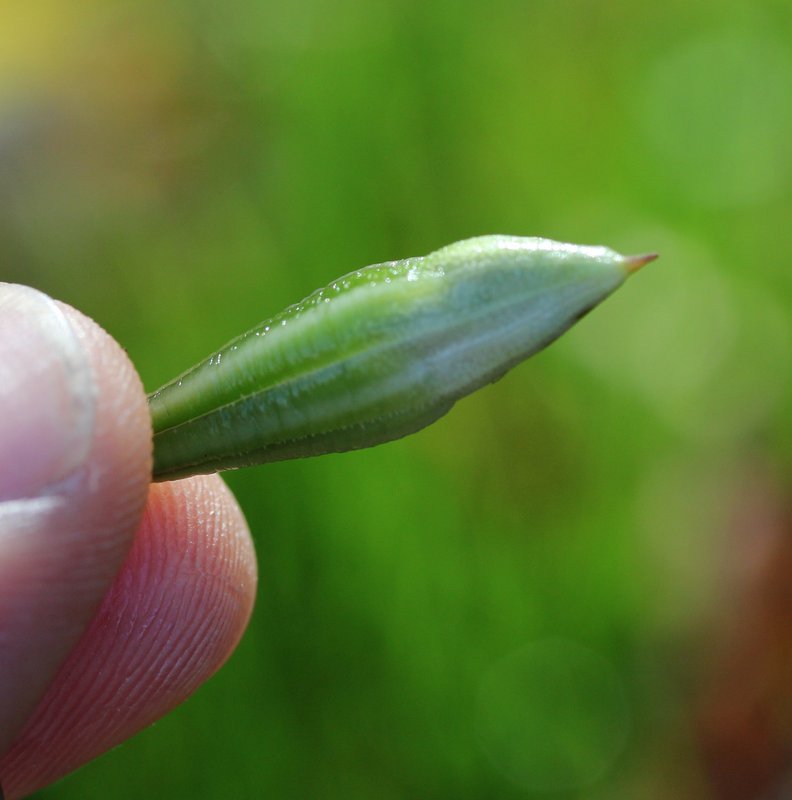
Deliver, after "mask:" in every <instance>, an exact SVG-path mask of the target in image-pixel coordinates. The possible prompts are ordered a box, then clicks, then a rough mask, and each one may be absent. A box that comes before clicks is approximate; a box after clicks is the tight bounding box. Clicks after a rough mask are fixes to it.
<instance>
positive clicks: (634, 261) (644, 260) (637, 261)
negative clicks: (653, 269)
mask: <svg viewBox="0 0 792 800" xmlns="http://www.w3.org/2000/svg"><path fill="white" fill-rule="evenodd" d="M659 255H660V254H659V253H643V254H642V255H640V256H625V258H624V268H625V269H626V270H627V272H628V274H630V275H632V274H633V272H638V270H639V269H640V268H641V267H642V266H643V265H644V264H648V263H649V262H650V261H654V260H655V259H656V258H658V257H659Z"/></svg>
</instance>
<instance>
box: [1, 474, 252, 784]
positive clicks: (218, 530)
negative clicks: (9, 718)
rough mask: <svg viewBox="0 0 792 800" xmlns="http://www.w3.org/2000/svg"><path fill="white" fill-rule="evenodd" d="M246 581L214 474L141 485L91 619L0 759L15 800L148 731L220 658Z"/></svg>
mask: <svg viewBox="0 0 792 800" xmlns="http://www.w3.org/2000/svg"><path fill="white" fill-rule="evenodd" d="M256 581H257V572H256V562H255V554H254V550H253V544H252V541H251V539H250V534H249V531H248V528H247V524H246V523H245V519H244V516H243V515H242V512H241V510H240V508H239V506H238V504H237V503H236V501H235V500H234V498H233V496H232V495H231V493H230V492H229V490H228V489H227V488H226V486H225V484H224V483H223V481H222V480H221V479H220V478H219V477H217V476H203V477H198V478H190V479H187V480H182V481H173V482H170V483H163V484H157V485H154V486H152V488H151V493H150V496H149V501H148V505H147V507H146V512H145V515H144V518H143V522H142V523H141V525H140V528H139V529H138V532H137V535H136V537H135V542H134V545H133V547H132V549H131V550H130V552H129V555H128V557H127V559H126V561H125V562H124V565H123V567H122V569H121V571H120V572H119V574H118V576H117V578H116V580H115V581H114V583H113V586H112V587H111V589H110V591H109V592H108V594H107V595H106V596H105V598H104V600H103V602H102V604H101V606H100V609H99V612H98V613H97V615H96V617H95V618H94V619H93V621H92V622H91V624H90V626H89V627H88V629H87V630H86V632H85V634H84V636H83V637H82V639H81V640H80V642H79V643H78V645H77V647H76V648H75V649H74V650H73V651H72V653H71V654H70V656H69V658H68V660H67V661H66V663H65V664H64V666H63V668H62V669H61V671H60V672H59V673H58V675H57V676H56V678H55V680H54V682H53V683H52V685H51V686H50V688H49V690H48V692H47V694H46V695H45V697H44V699H43V700H42V702H41V704H40V705H39V707H38V708H37V710H36V712H35V713H34V715H33V717H32V718H31V720H30V722H29V723H28V725H27V726H26V727H25V729H24V730H23V731H22V733H21V735H20V737H19V739H18V740H17V742H16V743H15V744H14V746H13V747H12V748H11V750H10V751H9V753H8V754H7V755H6V757H5V758H4V759H3V760H2V761H0V775H2V776H3V783H4V786H5V787H6V792H7V795H8V797H9V800H10V798H11V797H21V796H24V795H26V794H28V793H30V792H32V791H35V790H36V789H38V788H41V787H43V786H45V785H47V784H48V783H51V782H52V781H54V780H57V779H58V778H59V777H61V776H63V775H65V774H67V773H68V772H71V771H72V770H74V769H76V768H77V767H78V766H80V765H81V764H83V763H85V762H87V761H89V760H91V759H93V758H95V757H96V756H98V755H100V754H101V753H102V752H104V751H105V750H107V749H109V748H111V747H114V746H115V745H117V744H119V743H120V742H122V741H123V740H124V739H126V738H128V737H129V736H131V735H133V734H134V733H136V732H137V731H139V730H141V729H142V728H144V727H146V726H148V725H150V724H151V723H152V722H154V721H155V720H156V719H158V718H159V717H161V716H162V715H163V714H165V713H167V712H168V711H170V710H171V709H172V708H174V707H175V706H176V705H178V704H179V703H181V702H182V701H183V700H185V699H186V698H187V697H189V695H190V694H192V693H193V692H194V691H195V690H196V689H197V688H198V686H200V684H201V683H203V682H204V681H205V680H207V678H209V677H210V676H211V675H212V674H214V672H216V671H217V669H219V667H220V666H221V665H222V664H223V663H224V662H225V661H226V659H227V658H228V657H229V655H230V654H231V652H232V651H233V649H234V648H235V647H236V645H237V643H238V642H239V639H240V638H241V636H242V633H243V632H244V630H245V627H246V626H247V623H248V620H249V618H250V614H251V611H252V608H253V602H254V597H255V590H256Z"/></svg>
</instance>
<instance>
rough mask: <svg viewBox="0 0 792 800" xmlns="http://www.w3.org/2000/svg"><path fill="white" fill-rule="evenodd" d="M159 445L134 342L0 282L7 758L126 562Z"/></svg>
mask: <svg viewBox="0 0 792 800" xmlns="http://www.w3.org/2000/svg"><path fill="white" fill-rule="evenodd" d="M150 449H151V431H150V422H149V415H148V411H147V408H146V400H145V395H144V393H143V389H142V386H141V385H140V381H139V379H138V377H137V374H136V373H135V370H134V369H133V367H132V365H131V364H130V362H129V360H128V359H127V357H126V355H125V354H124V353H123V351H122V350H121V348H120V347H119V346H118V345H117V344H116V343H115V342H114V341H113V340H112V339H111V338H110V337H109V336H108V335H107V334H106V333H105V332H104V331H102V330H101V329H100V328H99V327H98V326H96V325H95V324H94V323H92V322H91V321H90V320H88V319H87V318H86V317H84V316H82V315H81V314H80V313H79V312H77V311H75V310H74V309H71V308H69V307H67V306H65V305H62V304H60V303H56V302H55V301H54V300H52V299H50V298H49V297H47V296H46V295H44V294H42V293H40V292H38V291H36V290H34V289H30V288H28V287H24V286H16V285H9V284H0V754H2V753H3V752H4V751H5V750H6V749H7V748H8V747H9V746H10V744H11V742H12V741H13V740H14V738H15V735H16V734H17V732H18V731H19V729H20V728H21V726H22V725H23V723H24V722H25V720H26V718H27V717H28V716H29V714H30V713H31V711H32V710H33V708H34V706H35V705H36V703H37V702H38V700H39V699H40V697H41V696H42V694H43V692H44V690H45V689H46V687H47V684H48V683H49V682H50V680H51V679H52V677H53V675H54V673H55V672H56V670H57V668H58V667H59V666H60V664H61V663H62V662H63V660H64V659H65V657H66V655H67V654H68V652H69V650H70V649H71V648H72V647H73V646H74V644H75V643H76V641H77V639H78V638H79V636H80V634H81V633H82V632H83V630H84V628H85V627H86V625H87V623H88V621H89V620H90V618H91V616H92V614H93V613H94V611H95V609H96V607H97V605H98V604H99V601H100V600H101V598H102V596H103V594H104V593H105V591H106V590H107V588H108V586H109V585H110V583H111V581H112V579H113V576H114V575H115V573H116V572H117V570H118V569H119V567H120V565H121V563H122V561H123V559H124V556H125V554H126V551H127V549H128V547H129V545H130V543H131V540H132V536H133V534H134V531H135V529H136V527H137V524H138V522H139V520H140V517H141V515H142V512H143V507H144V504H145V500H146V494H147V490H148V482H149V476H150V469H151V466H150Z"/></svg>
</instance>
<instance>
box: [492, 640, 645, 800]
mask: <svg viewBox="0 0 792 800" xmlns="http://www.w3.org/2000/svg"><path fill="white" fill-rule="evenodd" d="M477 726H478V734H479V738H480V742H481V746H482V747H483V749H484V751H485V752H486V754H487V755H488V756H489V758H490V759H491V761H492V763H493V764H494V765H495V766H496V767H497V768H498V769H499V771H501V772H502V773H503V774H504V775H506V776H507V777H508V778H509V779H511V780H512V781H513V782H514V783H516V784H517V785H518V786H520V787H522V788H524V789H528V790H532V791H565V790H571V789H578V788H582V787H585V786H590V785H592V784H593V783H595V782H596V781H598V780H599V779H601V778H602V777H603V776H604V775H605V774H606V773H607V771H608V770H609V769H610V768H612V767H613V765H614V763H615V761H616V760H617V758H618V756H619V754H620V753H621V751H622V748H623V746H624V743H625V740H626V738H627V732H628V729H629V709H628V705H627V700H626V697H625V694H624V690H623V686H622V682H621V680H620V678H619V676H618V675H617V673H616V671H615V670H614V668H613V666H612V665H611V664H610V662H609V661H607V660H606V659H605V658H603V657H602V656H600V655H599V654H597V653H596V652H594V651H593V650H590V649H589V648H586V647H583V646H582V645H579V644H577V643H575V642H571V641H567V640H564V639H546V640H541V641H537V642H532V643H531V644H528V645H526V646H525V647H522V648H520V649H519V650H517V651H515V652H513V653H512V654H510V655H508V656H506V657H505V658H504V659H502V660H501V661H499V662H498V663H496V664H495V665H494V666H493V667H492V668H491V669H490V670H489V672H488V673H487V674H486V676H485V677H484V679H483V681H482V683H481V687H480V690H479V696H478V708H477Z"/></svg>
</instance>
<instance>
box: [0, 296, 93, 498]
mask: <svg viewBox="0 0 792 800" xmlns="http://www.w3.org/2000/svg"><path fill="white" fill-rule="evenodd" d="M94 393H95V387H94V381H93V374H92V371H91V366H90V362H89V360H88V356H87V354H86V352H85V350H84V348H83V346H82V344H81V342H80V339H79V337H78V334H77V332H76V330H75V328H74V327H72V325H71V323H70V322H69V320H68V319H67V318H66V316H65V315H64V313H63V311H61V309H60V307H59V306H58V305H57V304H56V303H55V301H54V300H52V299H51V298H50V297H47V295H45V294H43V293H42V292H39V291H37V290H35V289H31V288H29V287H27V286H18V285H15V284H0V454H2V459H3V468H2V472H0V499H10V498H22V497H32V496H35V495H36V494H37V493H39V492H40V491H41V490H42V489H44V488H45V487H46V486H48V485H49V484H53V483H56V482H58V481H61V480H63V479H64V478H66V477H67V476H68V475H69V474H70V473H71V472H73V471H74V470H75V469H76V468H77V467H78V466H79V465H80V464H82V463H83V462H84V461H85V459H86V457H87V455H88V452H89V450H90V447H91V442H92V434H93V426H94V405H95V396H94Z"/></svg>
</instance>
